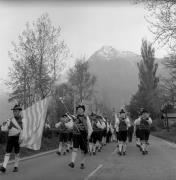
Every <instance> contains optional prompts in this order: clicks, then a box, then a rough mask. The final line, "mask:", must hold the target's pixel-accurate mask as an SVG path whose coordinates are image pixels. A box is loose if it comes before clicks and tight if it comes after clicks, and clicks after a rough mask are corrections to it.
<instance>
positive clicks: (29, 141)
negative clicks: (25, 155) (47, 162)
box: [20, 97, 50, 150]
mask: <svg viewBox="0 0 176 180" xmlns="http://www.w3.org/2000/svg"><path fill="white" fill-rule="evenodd" d="M49 99H50V97H47V98H45V99H43V100H40V101H38V102H36V103H35V104H33V105H32V106H31V107H28V108H27V109H25V110H23V112H22V113H23V118H24V121H23V131H22V135H21V138H22V143H21V145H20V146H21V147H27V148H29V149H33V150H39V149H40V147H41V140H42V134H43V128H44V124H45V119H46V113H47V109H48V102H49Z"/></svg>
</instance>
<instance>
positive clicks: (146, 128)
mask: <svg viewBox="0 0 176 180" xmlns="http://www.w3.org/2000/svg"><path fill="white" fill-rule="evenodd" d="M139 128H140V140H141V141H148V139H149V135H150V125H149V123H148V122H147V120H145V119H141V121H140V126H139Z"/></svg>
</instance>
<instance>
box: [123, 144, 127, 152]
mask: <svg viewBox="0 0 176 180" xmlns="http://www.w3.org/2000/svg"><path fill="white" fill-rule="evenodd" d="M126 147H127V144H126V142H123V152H126Z"/></svg>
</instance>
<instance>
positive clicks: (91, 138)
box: [0, 104, 152, 173]
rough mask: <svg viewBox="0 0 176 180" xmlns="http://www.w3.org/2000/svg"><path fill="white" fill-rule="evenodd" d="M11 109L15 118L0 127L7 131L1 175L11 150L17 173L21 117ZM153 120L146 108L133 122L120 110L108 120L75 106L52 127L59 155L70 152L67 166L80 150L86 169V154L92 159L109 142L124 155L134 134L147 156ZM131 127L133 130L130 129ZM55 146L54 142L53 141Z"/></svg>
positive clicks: (120, 154)
mask: <svg viewBox="0 0 176 180" xmlns="http://www.w3.org/2000/svg"><path fill="white" fill-rule="evenodd" d="M12 110H13V114H14V117H13V118H11V119H10V120H8V121H6V122H4V123H3V124H2V126H1V130H2V131H7V132H8V141H7V146H6V153H5V156H4V162H3V164H2V167H1V168H0V172H1V173H5V172H6V166H7V164H8V161H9V158H10V154H11V152H12V150H13V149H14V152H15V165H14V169H13V172H17V171H18V163H19V153H20V141H21V139H22V136H23V135H22V130H23V118H22V117H21V115H20V112H21V111H22V109H21V107H20V106H19V105H15V106H14V108H13V109H12ZM151 124H152V119H151V118H150V116H149V113H148V112H147V111H146V110H145V109H141V111H140V113H139V117H138V118H137V119H136V120H134V122H132V121H131V120H130V118H129V117H128V116H127V112H126V111H125V110H124V109H123V108H122V109H121V110H120V112H119V115H118V116H117V114H115V121H114V123H113V121H112V120H110V119H108V118H107V117H103V116H101V115H98V114H95V113H92V114H90V115H87V116H86V115H85V106H84V105H82V104H81V105H78V106H77V107H76V115H71V114H70V113H66V114H63V115H62V116H61V118H60V119H59V121H58V122H57V123H56V124H55V128H56V129H57V130H58V132H59V143H58V146H59V147H58V151H57V152H56V153H57V155H58V156H61V155H66V154H67V153H69V152H70V151H72V152H71V159H70V163H69V164H68V166H69V167H71V168H74V167H75V161H76V158H77V155H78V151H79V150H81V154H82V159H81V161H80V168H81V169H84V168H85V161H86V157H87V156H88V155H90V156H95V155H96V154H97V153H98V152H101V151H102V150H103V147H104V146H105V145H106V144H108V143H111V142H114V141H115V142H117V154H118V155H119V156H122V155H123V156H125V155H127V153H126V152H127V138H128V139H129V142H131V141H132V136H133V132H134V134H135V136H136V146H137V147H139V148H140V150H141V152H142V154H143V155H146V154H148V144H149V143H148V140H149V135H150V127H151ZM133 125H134V130H131V128H132V129H133ZM56 143H57V142H56Z"/></svg>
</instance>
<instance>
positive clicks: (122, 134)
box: [119, 119, 128, 142]
mask: <svg viewBox="0 0 176 180" xmlns="http://www.w3.org/2000/svg"><path fill="white" fill-rule="evenodd" d="M127 133H128V131H127V124H126V122H125V119H123V120H120V122H119V141H123V142H126V140H127Z"/></svg>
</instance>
